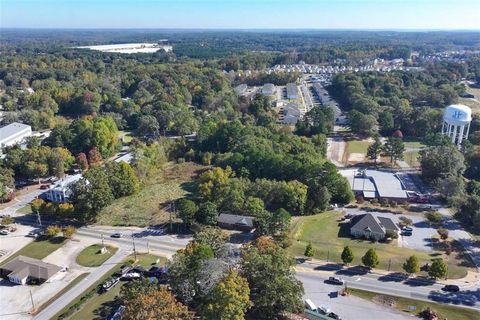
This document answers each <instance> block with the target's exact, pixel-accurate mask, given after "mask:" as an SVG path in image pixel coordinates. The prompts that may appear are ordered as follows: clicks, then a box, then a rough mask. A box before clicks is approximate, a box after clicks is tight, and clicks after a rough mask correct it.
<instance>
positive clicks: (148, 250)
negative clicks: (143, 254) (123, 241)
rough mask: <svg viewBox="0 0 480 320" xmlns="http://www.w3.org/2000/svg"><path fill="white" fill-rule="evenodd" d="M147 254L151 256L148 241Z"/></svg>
mask: <svg viewBox="0 0 480 320" xmlns="http://www.w3.org/2000/svg"><path fill="white" fill-rule="evenodd" d="M147 253H148V254H150V247H149V246H148V240H147Z"/></svg>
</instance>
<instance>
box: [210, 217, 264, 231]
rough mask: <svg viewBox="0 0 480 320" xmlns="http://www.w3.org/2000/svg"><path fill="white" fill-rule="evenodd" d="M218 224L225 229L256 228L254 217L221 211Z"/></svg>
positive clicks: (248, 229)
mask: <svg viewBox="0 0 480 320" xmlns="http://www.w3.org/2000/svg"><path fill="white" fill-rule="evenodd" d="M217 221H218V226H219V227H220V228H224V229H234V230H241V231H251V230H252V229H253V228H254V221H255V218H254V217H249V216H240V215H236V214H227V213H221V214H220V215H219V216H218V220H217Z"/></svg>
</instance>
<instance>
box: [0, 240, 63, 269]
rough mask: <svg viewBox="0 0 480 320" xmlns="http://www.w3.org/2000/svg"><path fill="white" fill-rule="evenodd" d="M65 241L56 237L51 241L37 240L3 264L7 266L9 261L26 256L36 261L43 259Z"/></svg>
mask: <svg viewBox="0 0 480 320" xmlns="http://www.w3.org/2000/svg"><path fill="white" fill-rule="evenodd" d="M65 241H66V240H65V238H63V237H56V238H53V239H51V240H35V241H33V242H30V243H29V244H27V245H26V246H25V247H23V248H22V249H20V250H18V251H17V252H15V253H14V254H12V255H11V256H10V257H8V259H6V260H5V261H3V263H2V264H5V263H7V262H8V261H10V260H12V259H13V258H15V257H18V256H25V257H30V258H35V259H43V258H45V257H46V256H48V255H49V254H50V253H52V252H53V251H55V250H57V249H58V248H60V247H61V246H63V245H64V244H65Z"/></svg>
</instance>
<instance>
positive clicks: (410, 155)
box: [403, 151, 420, 168]
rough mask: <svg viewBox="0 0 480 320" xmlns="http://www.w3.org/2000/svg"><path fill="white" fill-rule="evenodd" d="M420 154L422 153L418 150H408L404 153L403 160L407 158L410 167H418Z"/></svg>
mask: <svg viewBox="0 0 480 320" xmlns="http://www.w3.org/2000/svg"><path fill="white" fill-rule="evenodd" d="M419 156H420V153H419V152H418V151H407V152H404V153H403V160H405V162H406V163H408V165H409V166H410V167H413V168H416V167H419V166H420V161H419V158H418V157H419Z"/></svg>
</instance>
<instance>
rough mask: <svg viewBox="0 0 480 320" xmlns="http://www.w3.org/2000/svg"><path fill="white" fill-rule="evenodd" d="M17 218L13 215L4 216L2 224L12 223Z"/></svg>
mask: <svg viewBox="0 0 480 320" xmlns="http://www.w3.org/2000/svg"><path fill="white" fill-rule="evenodd" d="M14 221H15V220H14V219H13V218H12V217H11V216H3V217H2V220H1V222H0V224H2V225H4V226H8V225H10V224H12V223H13V222H14Z"/></svg>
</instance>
